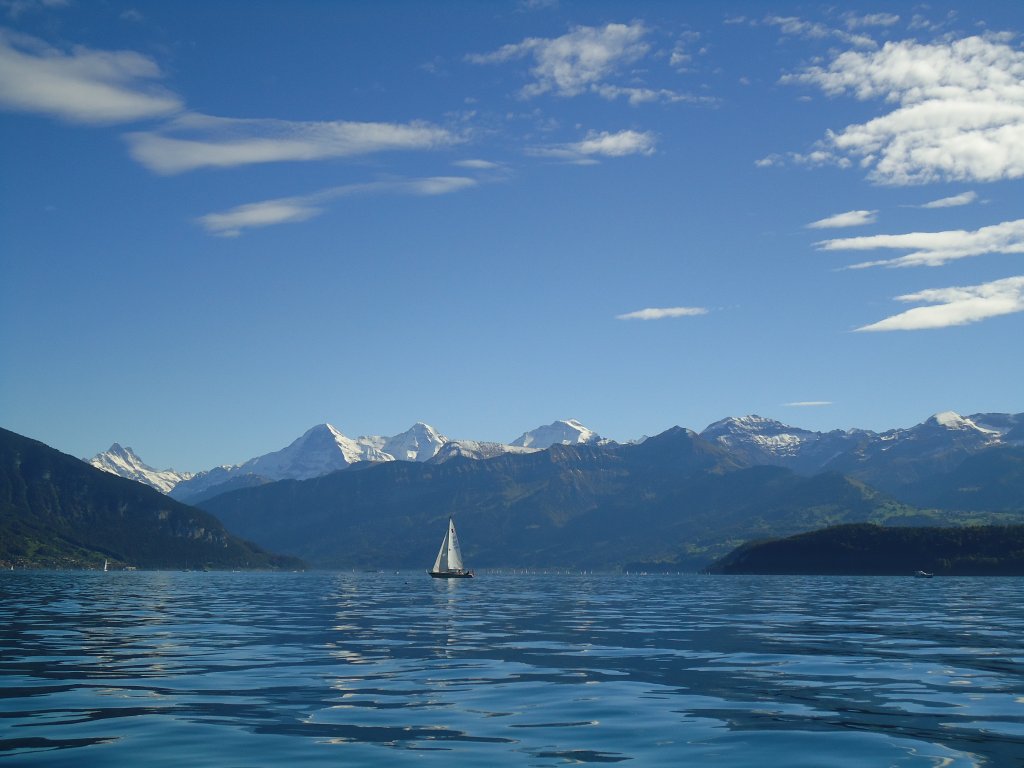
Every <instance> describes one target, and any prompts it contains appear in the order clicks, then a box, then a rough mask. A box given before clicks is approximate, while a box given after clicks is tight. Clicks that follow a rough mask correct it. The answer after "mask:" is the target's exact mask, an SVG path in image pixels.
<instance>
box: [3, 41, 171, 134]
mask: <svg viewBox="0 0 1024 768" xmlns="http://www.w3.org/2000/svg"><path fill="white" fill-rule="evenodd" d="M161 77H162V73H161V71H160V67H159V66H157V64H156V62H154V61H153V60H152V59H150V58H148V57H146V56H143V55H141V54H139V53H135V52H133V51H101V50H93V49H90V48H85V47H84V46H75V47H74V48H72V49H71V50H70V51H63V50H59V49H57V48H53V47H51V46H49V45H48V44H46V43H44V42H43V41H42V40H39V39H38V38H35V37H30V36H28V35H23V34H19V33H17V32H12V31H10V30H6V29H2V28H0V109H6V110H11V111H17V112H32V113H35V114H43V115H49V116H50V117H55V118H58V119H60V120H66V121H68V122H75V123H96V124H111V123H123V122H131V121H136V120H142V119H146V118H153V117H164V116H167V115H171V114H174V113H176V112H178V111H180V110H181V109H182V108H183V103H182V100H181V99H180V98H179V97H178V96H177V95H175V94H174V93H171V92H170V91H169V90H167V89H165V88H163V87H161V86H159V85H156V84H155V81H157V80H159V79H160V78H161Z"/></svg>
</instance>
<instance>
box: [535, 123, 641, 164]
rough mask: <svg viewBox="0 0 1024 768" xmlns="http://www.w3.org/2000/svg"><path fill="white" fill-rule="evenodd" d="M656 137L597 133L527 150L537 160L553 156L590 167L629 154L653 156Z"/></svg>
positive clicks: (634, 133) (638, 134)
mask: <svg viewBox="0 0 1024 768" xmlns="http://www.w3.org/2000/svg"><path fill="white" fill-rule="evenodd" d="M656 143H657V138H656V137H655V135H654V134H653V133H650V132H646V131H619V132H618V133H609V132H608V131H602V132H601V133H598V132H596V131H591V132H590V133H588V134H587V135H586V137H585V138H584V139H583V140H582V141H577V142H572V143H569V144H557V145H552V146H547V147H531V148H528V149H527V150H526V153H527V154H528V155H532V156H534V157H550V158H554V159H557V160H564V161H566V162H570V163H578V164H582V165H589V164H593V163H596V162H597V161H598V158H602V157H628V156H629V155H653V154H654V147H655V144H656Z"/></svg>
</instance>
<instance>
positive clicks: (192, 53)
mask: <svg viewBox="0 0 1024 768" xmlns="http://www.w3.org/2000/svg"><path fill="white" fill-rule="evenodd" d="M1022 32H1024V8H1022V6H1021V5H1020V4H1019V3H1016V2H1004V1H1003V0H999V1H998V2H986V1H985V0H982V1H980V2H978V1H975V2H970V3H968V2H955V3H948V2H946V3H944V2H929V3H928V4H927V5H925V4H921V5H915V4H913V3H892V2H889V3H859V2H854V3H843V4H834V3H827V4H820V5H819V4H813V3H792V2H779V3H771V2H763V1H759V2H715V3H707V2H697V1H696V0H692V1H690V2H685V1H680V2H643V1H641V2H629V3H626V2H603V1H602V0H586V1H585V2H570V1H569V0H559V1H558V2H543V1H539V2H537V1H535V2H523V1H520V0H508V1H506V2H500V1H496V2H469V1H468V0H463V1H461V2H451V1H449V2H444V1H443V0H439V1H438V2H423V1H418V2H411V1H409V2H401V1H398V0H396V1H395V2H379V0H375V1H374V2H355V1H353V2H328V1H327V0H292V1H290V2H287V3H283V2H267V1H264V0H244V2H243V1H242V0H235V1H226V0H213V1H211V2H202V3H200V2H181V3H167V2H155V1H154V2H121V1H120V0H93V1H90V2H86V1H85V0H0V426H3V427H5V428H7V429H11V430H13V431H15V432H18V433H20V434H23V435H27V436H29V437H32V438H35V439H37V440H41V441H43V442H45V443H47V444H49V445H52V446H53V447H55V448H58V449H59V450H62V451H64V452H66V453H70V454H72V455H76V456H82V457H88V456H92V455H93V454H95V453H97V452H99V451H102V450H104V449H106V448H108V447H109V446H110V444H111V443H112V442H114V441H117V442H120V443H121V444H122V445H128V446H131V447H133V448H134V449H135V450H136V452H137V453H138V454H139V455H140V456H141V457H142V458H143V460H145V461H146V462H147V463H149V464H151V465H153V466H156V467H158V468H167V467H173V468H175V469H178V470H181V471H197V470H201V469H208V468H210V467H212V466H215V465H219V464H233V463H238V462H241V461H244V460H246V459H248V458H250V457H253V456H257V455H261V454H264V453H267V452H269V451H273V450H276V449H279V448H281V447H283V446H285V445H287V444H288V443H290V442H291V441H292V440H294V439H295V438H296V437H298V436H299V435H300V434H302V433H303V432H304V431H305V430H306V429H308V428H309V427H311V426H313V425H314V424H317V423H322V422H329V423H331V424H333V425H335V426H336V427H338V428H339V429H340V430H342V431H343V432H344V433H346V434H348V435H351V436H357V435H365V434H377V435H393V434H397V433H400V432H402V431H404V430H406V429H407V428H409V427H410V426H411V425H412V424H413V423H414V422H416V421H424V422H427V423H429V424H431V425H433V426H434V427H436V428H437V429H438V430H440V431H441V432H442V433H444V434H446V435H448V436H449V437H452V438H461V439H477V440H491V441H500V442H507V441H510V440H512V439H514V438H516V437H517V436H518V435H520V434H521V433H522V432H524V431H526V430H529V429H533V428H535V427H537V426H539V425H541V424H546V423H550V422H551V421H553V420H555V419H568V418H575V419H578V420H580V421H581V422H583V423H584V424H586V425H587V426H588V427H590V428H591V429H593V430H595V431H597V432H598V433H600V434H602V435H604V436H606V437H610V438H613V439H616V440H620V441H625V440H629V439H635V438H638V437H640V436H642V435H651V434H656V433H658V432H661V431H663V430H665V429H668V428H669V427H671V426H673V425H680V426H684V427H689V428H692V429H695V430H697V431H700V430H701V429H703V428H704V427H705V426H707V425H708V424H709V423H711V422H713V421H715V420H718V419H721V418H724V417H726V416H738V415H743V414H749V413H756V414H759V415H762V416H767V417H771V418H776V419H779V420H780V421H783V422H786V423H788V424H794V425H797V426H802V427H805V428H808V429H820V430H828V429H837V428H839V429H846V428H850V427H861V428H868V429H876V430H883V429H888V428H892V427H897V426H910V425H913V424H915V423H918V422H921V421H923V420H924V419H926V418H927V417H928V416H930V415H931V414H933V413H935V412H939V411H945V410H955V411H958V412H960V413H962V414H970V413H977V412H1012V413H1017V412H1021V411H1024V386H1022V381H1024V258H1022V257H1024V205H1022V203H1024V38H1022V37H1021V33H1022Z"/></svg>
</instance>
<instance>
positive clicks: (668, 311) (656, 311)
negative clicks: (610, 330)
mask: <svg viewBox="0 0 1024 768" xmlns="http://www.w3.org/2000/svg"><path fill="white" fill-rule="evenodd" d="M707 313H708V311H707V310H706V309H705V308H704V307H649V308H647V309H638V310H637V311H636V312H627V313H626V314H624V315H616V316H615V319H616V320H664V319H665V318H668V317H694V316H696V315H706V314H707Z"/></svg>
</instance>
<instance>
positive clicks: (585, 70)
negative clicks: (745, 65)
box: [466, 21, 701, 104]
mask: <svg viewBox="0 0 1024 768" xmlns="http://www.w3.org/2000/svg"><path fill="white" fill-rule="evenodd" d="M647 34H648V30H647V28H646V27H645V26H644V25H643V23H641V22H639V21H637V22H633V23H632V24H607V25H605V26H603V27H574V28H573V29H571V30H570V31H569V32H568V33H566V34H564V35H562V36H561V37H555V38H540V37H529V38H527V39H525V40H523V41H522V42H519V43H512V44H509V45H505V46H502V47H501V48H499V49H498V50H496V51H492V52H490V53H477V54H470V55H469V56H467V57H466V58H467V60H468V61H470V62H472V63H474V64H502V63H505V62H509V61H514V60H518V59H522V58H527V57H529V58H532V59H533V67H532V68H531V69H530V74H531V75H532V76H533V78H534V79H533V82H531V83H528V84H527V85H525V86H524V87H523V88H522V89H521V90H520V92H519V94H520V96H521V97H522V98H525V99H530V98H533V97H535V96H540V95H542V94H546V93H553V94H555V95H557V96H566V97H568V96H579V95H581V94H584V93H595V94H597V95H599V96H601V97H603V98H605V99H608V100H610V101H611V100H615V99H618V98H625V99H627V100H628V101H629V102H630V103H631V104H642V103H645V102H651V101H669V102H671V101H689V100H693V101H700V100H701V99H697V98H695V97H691V96H687V95H684V94H680V93H677V92H676V91H672V90H670V89H666V88H648V87H644V86H638V85H636V84H633V83H631V84H627V85H623V84H616V83H613V82H609V79H610V78H612V77H614V76H615V75H617V74H619V73H620V71H621V70H622V69H623V68H624V67H626V66H627V65H629V64H633V63H635V62H637V61H639V60H640V59H642V58H644V57H645V56H646V55H647V54H648V53H649V52H650V50H651V47H650V45H649V44H648V43H647V42H646V39H645V38H646V37H647Z"/></svg>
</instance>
